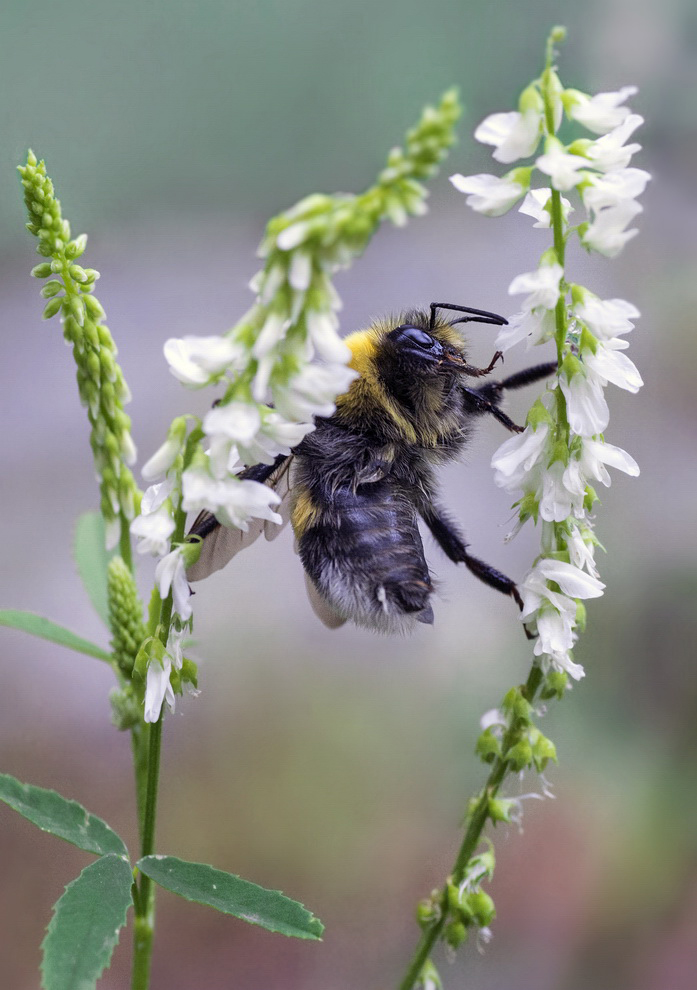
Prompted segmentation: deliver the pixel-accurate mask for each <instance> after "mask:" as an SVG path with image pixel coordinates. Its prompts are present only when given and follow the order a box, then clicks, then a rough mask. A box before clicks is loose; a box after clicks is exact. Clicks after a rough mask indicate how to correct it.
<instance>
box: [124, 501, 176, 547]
mask: <svg viewBox="0 0 697 990" xmlns="http://www.w3.org/2000/svg"><path fill="white" fill-rule="evenodd" d="M130 529H131V533H132V534H133V536H135V537H137V538H138V539H139V540H140V543H139V544H138V553H150V554H153V556H157V557H161V556H162V555H163V554H165V553H167V550H168V549H169V538H170V536H171V535H172V533H173V532H174V519H172V517H171V515H170V514H169V512H168V511H167V509H166V508H165V507H164V506H162V507H160V508H159V509H157V510H156V511H155V512H151V513H149V514H148V515H140V516H136V518H135V519H134V520H133V522H132V523H131V526H130Z"/></svg>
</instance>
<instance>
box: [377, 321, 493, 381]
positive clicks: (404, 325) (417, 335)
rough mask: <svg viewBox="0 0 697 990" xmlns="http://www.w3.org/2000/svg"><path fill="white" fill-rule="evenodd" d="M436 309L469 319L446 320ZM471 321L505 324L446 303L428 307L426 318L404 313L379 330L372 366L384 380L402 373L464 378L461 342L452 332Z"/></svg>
mask: <svg viewBox="0 0 697 990" xmlns="http://www.w3.org/2000/svg"><path fill="white" fill-rule="evenodd" d="M439 309H456V310H458V311H459V312H462V313H468V314H470V315H468V316H464V317H458V318H457V319H456V320H447V319H445V318H444V317H443V316H441V315H440V314H439V313H438V310H439ZM475 321H476V322H478V323H494V324H496V325H497V326H501V325H503V324H505V323H506V322H507V321H506V320H505V319H504V317H503V316H497V315H496V314H495V313H488V312H486V311H484V310H477V309H469V308H466V307H464V306H451V305H450V304H446V303H432V304H431V307H430V315H429V314H428V313H425V312H423V311H418V310H416V311H414V312H410V313H407V314H405V316H404V317H402V318H400V320H399V325H398V326H395V327H394V328H392V329H387V328H384V329H383V333H382V337H381V340H380V343H379V346H378V349H377V354H376V363H377V365H378V367H379V368H380V369H381V370H382V371H383V373H384V374H385V375H386V377H387V378H388V379H389V378H390V377H391V375H393V374H397V375H400V376H401V375H403V374H406V373H409V374H411V375H413V376H414V377H415V378H417V379H424V378H426V379H429V378H433V377H434V376H437V377H441V376H446V377H450V376H452V375H456V374H458V373H464V374H466V373H467V372H468V371H470V370H471V369H470V366H469V365H468V364H467V358H466V354H465V342H464V339H463V338H462V336H461V335H460V334H459V333H458V332H457V331H456V330H454V329H453V328H454V327H455V326H456V325H457V324H458V323H470V322H475Z"/></svg>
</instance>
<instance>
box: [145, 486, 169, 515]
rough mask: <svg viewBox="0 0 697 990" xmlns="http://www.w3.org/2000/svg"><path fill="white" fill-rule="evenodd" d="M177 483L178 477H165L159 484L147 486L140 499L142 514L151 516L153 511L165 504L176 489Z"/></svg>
mask: <svg viewBox="0 0 697 990" xmlns="http://www.w3.org/2000/svg"><path fill="white" fill-rule="evenodd" d="M175 484H176V478H165V480H164V481H161V482H160V483H159V485H150V487H149V488H146V490H145V492H144V493H143V497H142V499H141V500H140V511H141V514H142V515H144V516H149V515H150V513H151V512H156V511H157V509H159V508H160V506H161V505H164V503H165V501H166V500H167V499H168V498H169V496H170V495H171V494H172V492H173V491H174V486H175Z"/></svg>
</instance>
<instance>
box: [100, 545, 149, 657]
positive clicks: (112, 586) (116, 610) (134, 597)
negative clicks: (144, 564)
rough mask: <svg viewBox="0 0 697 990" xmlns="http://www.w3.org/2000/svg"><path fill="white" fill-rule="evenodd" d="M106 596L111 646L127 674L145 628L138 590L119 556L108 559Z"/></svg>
mask: <svg viewBox="0 0 697 990" xmlns="http://www.w3.org/2000/svg"><path fill="white" fill-rule="evenodd" d="M107 596H108V602H109V624H110V626H111V631H112V640H111V649H112V652H113V655H114V659H115V660H116V662H117V663H118V665H119V667H120V668H121V670H122V671H123V672H124V673H125V674H127V675H130V673H131V671H132V670H133V664H134V662H135V659H136V656H137V654H138V650H139V648H140V646H141V644H142V643H143V641H144V640H145V637H146V631H145V624H144V622H143V606H142V604H141V602H140V599H139V597H138V589H137V588H136V584H135V581H134V579H133V575H132V574H131V572H130V570H129V569H128V567H127V566H126V564H125V563H124V562H123V560H122V559H121V557H113V558H112V559H111V560H110V561H109V566H108V568H107Z"/></svg>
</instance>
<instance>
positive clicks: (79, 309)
mask: <svg viewBox="0 0 697 990" xmlns="http://www.w3.org/2000/svg"><path fill="white" fill-rule="evenodd" d="M68 306H69V307H70V312H71V313H72V314H73V316H74V317H75V319H76V320H77V322H78V323H79V324H80V326H82V324H83V323H84V322H85V304H84V302H83V301H82V299H81V298H80V296H69V297H68Z"/></svg>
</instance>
